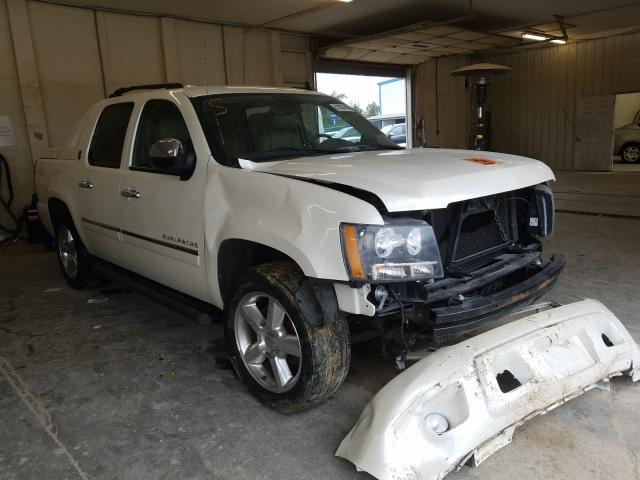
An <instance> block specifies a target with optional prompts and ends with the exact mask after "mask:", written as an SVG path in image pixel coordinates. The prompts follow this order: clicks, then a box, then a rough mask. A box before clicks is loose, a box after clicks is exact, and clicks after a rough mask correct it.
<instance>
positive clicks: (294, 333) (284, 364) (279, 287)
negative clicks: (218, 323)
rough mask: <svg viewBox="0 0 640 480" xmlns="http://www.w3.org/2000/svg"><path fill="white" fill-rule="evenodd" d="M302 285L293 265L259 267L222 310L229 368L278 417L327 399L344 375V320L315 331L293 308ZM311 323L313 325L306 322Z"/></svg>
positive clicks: (347, 341) (346, 328)
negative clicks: (229, 357)
mask: <svg viewBox="0 0 640 480" xmlns="http://www.w3.org/2000/svg"><path fill="white" fill-rule="evenodd" d="M303 280H304V275H303V273H302V272H301V271H300V270H299V268H298V267H297V266H296V265H295V264H293V263H292V262H287V261H278V262H272V263H267V264H264V265H259V266H257V267H255V268H253V269H252V270H250V271H249V273H248V274H247V275H245V276H244V277H243V279H242V280H241V281H240V282H239V285H238V286H237V287H236V288H235V292H234V294H233V296H232V298H231V300H230V301H229V302H228V304H227V306H226V308H225V337H226V341H227V346H228V349H229V352H230V353H231V356H232V363H233V365H234V368H235V369H236V371H237V373H238V375H239V376H240V378H241V379H242V380H243V382H244V383H245V384H246V386H247V387H248V389H249V391H250V392H251V393H252V394H253V395H254V396H256V397H257V398H258V399H259V400H260V401H261V402H263V403H264V404H265V405H267V406H269V407H270V408H273V409H274V410H277V411H279V412H282V413H293V412H299V411H302V410H305V409H307V408H310V407H312V406H313V405H315V404H317V403H319V402H322V401H323V400H325V399H327V398H328V397H330V396H331V395H332V394H333V393H334V392H335V391H336V390H337V389H338V387H339V386H340V384H341V383H342V382H343V381H344V379H345V377H346V375H347V372H348V370H349V362H350V359H351V344H350V338H349V326H348V324H347V320H346V318H345V317H344V315H341V316H340V317H339V318H338V319H337V320H335V321H333V322H332V323H331V324H330V325H322V326H319V327H314V326H313V325H312V323H315V324H317V323H318V322H315V321H313V320H319V319H308V318H305V316H304V314H303V313H302V311H301V310H300V308H299V307H298V303H297V301H296V298H295V294H296V292H297V291H298V290H299V289H300V285H301V283H302V281H303ZM310 320H312V321H310Z"/></svg>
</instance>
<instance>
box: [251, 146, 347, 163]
mask: <svg viewBox="0 0 640 480" xmlns="http://www.w3.org/2000/svg"><path fill="white" fill-rule="evenodd" d="M352 148H353V147H344V148H331V149H329V148H302V147H279V148H273V149H271V150H262V151H260V152H253V153H250V154H248V155H245V156H244V158H246V159H247V160H251V161H260V160H273V159H276V158H287V157H296V156H298V157H299V156H307V155H327V154H330V153H344V152H349V151H353V150H352Z"/></svg>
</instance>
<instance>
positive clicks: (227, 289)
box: [218, 238, 295, 301]
mask: <svg viewBox="0 0 640 480" xmlns="http://www.w3.org/2000/svg"><path fill="white" fill-rule="evenodd" d="M275 260H289V261H291V262H293V263H294V264H295V261H294V260H293V259H292V258H291V257H289V256H288V255H286V254H284V253H282V252H281V251H279V250H276V249H275V248H271V247H268V246H266V245H262V244H261V243H256V242H251V241H249V240H240V239H237V238H232V239H228V240H225V241H223V242H222V244H221V245H220V249H219V250H218V282H219V285H220V293H221V294H222V299H223V300H224V301H226V300H227V298H228V296H229V294H230V293H231V291H232V288H233V286H234V285H235V284H236V283H237V281H238V279H239V278H240V277H241V276H242V275H243V274H244V273H245V272H246V271H247V270H249V269H250V268H252V267H255V266H256V265H261V264H263V263H268V262H273V261H275Z"/></svg>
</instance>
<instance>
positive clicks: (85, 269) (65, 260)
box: [56, 217, 91, 289]
mask: <svg viewBox="0 0 640 480" xmlns="http://www.w3.org/2000/svg"><path fill="white" fill-rule="evenodd" d="M56 253H57V256H58V264H59V265H60V270H61V271H62V275H63V276H64V279H65V280H66V281H67V283H68V284H69V286H71V287H73V288H77V289H80V288H84V287H85V286H86V285H87V283H89V275H90V273H91V265H90V257H89V252H87V249H86V248H85V246H84V244H83V243H82V240H81V239H80V236H79V235H78V231H77V230H76V227H75V226H74V225H73V221H71V219H70V218H68V217H67V218H64V219H63V220H62V221H61V222H60V224H59V225H57V227H56Z"/></svg>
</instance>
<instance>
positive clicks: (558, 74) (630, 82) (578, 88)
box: [416, 33, 640, 170]
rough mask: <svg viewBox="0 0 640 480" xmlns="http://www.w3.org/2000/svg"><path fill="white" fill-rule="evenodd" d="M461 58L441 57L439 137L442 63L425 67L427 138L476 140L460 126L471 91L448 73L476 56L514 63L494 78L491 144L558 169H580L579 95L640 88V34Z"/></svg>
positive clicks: (421, 87) (450, 142)
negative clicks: (436, 131) (436, 80)
mask: <svg viewBox="0 0 640 480" xmlns="http://www.w3.org/2000/svg"><path fill="white" fill-rule="evenodd" d="M455 58H457V57H448V58H443V59H440V60H439V78H440V83H439V87H440V93H439V95H438V98H439V100H440V101H439V112H440V113H439V116H440V135H439V136H435V135H434V125H435V101H434V99H435V87H434V85H435V83H434V75H433V72H434V65H435V61H434V60H431V61H429V62H426V63H424V64H422V65H420V66H419V69H418V77H417V82H416V85H417V86H416V95H417V97H418V98H420V97H422V99H423V101H422V104H423V105H424V106H423V108H424V117H425V121H426V122H427V132H428V135H427V143H428V144H433V143H435V144H437V145H439V146H442V147H454V148H460V147H465V146H467V145H468V144H469V141H468V138H469V136H468V135H466V136H464V137H463V136H462V135H461V134H460V132H461V131H465V129H468V128H469V125H470V123H469V120H468V119H469V118H470V117H469V112H470V109H471V100H470V97H468V91H467V96H465V95H464V83H462V87H460V86H459V85H456V83H455V82H456V80H453V79H450V78H449V79H447V78H446V77H447V76H448V75H449V73H450V72H451V71H453V70H455V69H456V68H457V67H458V66H462V65H466V64H469V63H475V62H491V63H498V64H503V65H508V66H510V67H511V68H512V69H513V71H512V72H511V73H510V74H507V75H503V76H501V77H497V78H495V79H494V81H493V85H492V86H491V87H490V88H491V91H490V104H491V118H492V121H491V132H492V145H491V148H492V150H496V151H501V152H507V153H515V154H518V155H525V156H528V157H533V158H537V159H540V160H542V161H544V162H545V163H547V164H549V165H550V166H551V167H552V168H555V169H557V170H571V169H573V168H575V165H574V150H575V142H576V136H575V132H574V128H575V109H576V107H575V106H576V98H580V97H588V96H595V95H607V94H616V93H622V92H629V91H633V90H640V33H630V34H624V35H617V36H613V37H608V38H603V39H597V40H587V41H581V42H576V43H571V44H568V45H559V46H548V47H540V48H531V49H526V50H520V51H517V52H513V53H505V54H496V55H492V56H477V57H475V58H473V59H468V61H467V58H466V57H465V58H464V60H463V61H462V62H460V61H456V60H455ZM445 62H447V63H445ZM443 85H445V86H447V90H443V88H442V87H443ZM425 100H426V101H425ZM418 106H420V104H418ZM460 110H462V112H461V111H460ZM454 121H455V122H456V123H453V122H454ZM467 131H468V130H467ZM434 139H435V142H434V141H433V140H434Z"/></svg>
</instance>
